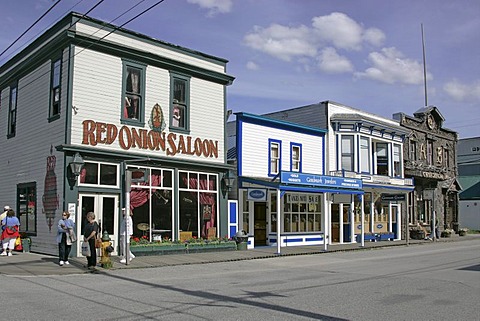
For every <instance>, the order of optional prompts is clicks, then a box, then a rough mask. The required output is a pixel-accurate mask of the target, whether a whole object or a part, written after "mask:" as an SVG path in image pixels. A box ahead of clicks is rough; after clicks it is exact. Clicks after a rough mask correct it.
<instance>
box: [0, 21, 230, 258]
mask: <svg viewBox="0 0 480 321" xmlns="http://www.w3.org/2000/svg"><path fill="white" fill-rule="evenodd" d="M226 65H227V61H226V60H225V59H222V58H218V57H214V56H211V55H208V54H204V53H201V52H197V51H194V50H190V49H187V48H182V47H180V46H176V45H172V44H170V43H166V42H162V41H159V40H156V39H153V38H150V37H147V36H145V35H141V34H138V33H136V32H132V31H129V30H126V29H122V28H118V27H116V26H113V25H110V24H108V23H105V22H103V21H99V20H95V19H92V18H89V17H86V16H83V15H80V14H76V13H70V14H68V15H67V16H65V17H64V18H63V19H62V20H60V21H58V22H57V23H56V24H55V25H53V26H52V27H51V28H50V29H48V30H47V31H45V32H44V33H43V34H42V35H40V36H39V37H38V38H37V39H35V40H34V41H33V42H32V43H31V44H30V45H28V46H27V47H26V48H24V49H23V50H22V51H21V52H19V53H18V54H16V55H15V56H14V57H13V58H11V59H10V60H8V61H7V62H5V63H4V64H3V65H2V66H0V113H1V117H0V127H1V128H2V132H3V135H0V148H1V150H2V152H3V157H2V161H0V173H1V174H0V175H1V181H2V184H1V185H0V204H1V206H4V205H9V206H11V207H12V208H13V209H14V210H15V212H16V214H17V216H18V217H19V219H20V222H21V231H22V232H24V235H25V236H29V237H30V238H31V240H32V244H31V249H32V251H37V252H42V253H51V254H57V253H58V249H57V248H58V245H57V243H56V241H55V237H56V234H57V223H58V220H59V219H60V218H61V213H62V211H69V212H70V213H71V218H72V219H73V220H75V222H76V225H77V233H78V234H82V231H83V225H84V223H85V216H86V213H87V212H90V211H93V212H94V213H95V214H96V219H97V220H98V221H99V222H100V224H101V226H102V229H103V231H106V232H107V233H108V234H109V236H110V238H111V239H112V242H113V243H114V247H115V251H117V248H118V247H117V245H118V233H119V229H120V227H119V224H120V221H121V217H122V214H121V213H122V209H123V208H126V209H130V210H131V211H133V221H134V227H135V228H134V236H137V237H146V238H148V239H149V240H159V239H162V238H169V239H173V240H176V239H180V238H189V237H196V238H206V237H213V236H220V235H221V236H224V235H227V234H228V232H229V230H228V228H229V225H228V222H227V205H228V204H227V203H228V201H227V197H226V194H227V193H226V192H227V190H226V189H227V188H226V186H225V183H224V182H225V180H224V176H225V175H226V173H228V170H229V166H228V165H227V162H226V140H225V137H226V136H225V120H226V118H227V117H226V115H227V112H226V86H228V85H230V84H231V83H232V82H233V80H234V78H233V77H232V76H230V75H228V74H227V73H226ZM74 165H78V166H77V169H75V168H74ZM130 176H133V178H132V181H133V182H132V184H131V185H130V184H127V183H126V182H127V181H128V179H129V177H130ZM78 246H79V245H78ZM78 253H79V248H78V247H75V248H74V253H73V255H79V254H78ZM114 254H115V253H114Z"/></svg>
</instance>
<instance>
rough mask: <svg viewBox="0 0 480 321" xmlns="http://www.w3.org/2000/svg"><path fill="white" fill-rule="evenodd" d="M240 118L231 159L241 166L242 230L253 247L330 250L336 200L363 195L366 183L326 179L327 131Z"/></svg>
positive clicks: (231, 132)
mask: <svg viewBox="0 0 480 321" xmlns="http://www.w3.org/2000/svg"><path fill="white" fill-rule="evenodd" d="M235 115H236V122H235V123H233V122H232V123H229V127H228V128H229V136H230V137H231V138H232V139H231V140H230V143H231V146H230V149H229V155H230V156H231V160H232V161H235V162H236V165H237V174H238V212H239V222H240V224H239V226H240V228H241V229H243V230H244V231H245V232H246V234H247V235H248V247H249V248H252V247H255V246H262V245H271V246H277V248H278V251H279V252H280V251H281V248H282V247H286V246H298V245H324V246H326V245H327V244H328V243H329V241H328V240H329V238H330V235H331V233H332V231H331V228H330V220H331V217H330V207H331V204H332V200H333V196H334V195H337V196H341V197H344V198H348V199H350V198H351V197H352V196H355V195H362V194H363V191H362V180H361V179H354V178H349V177H335V176H331V175H328V174H327V173H326V166H325V162H326V160H327V156H326V149H325V146H326V144H327V142H328V140H327V136H326V133H327V131H326V130H324V129H319V128H315V127H311V126H305V125H300V124H296V123H291V122H286V121H282V120H274V119H270V118H267V117H264V116H258V115H253V114H248V113H236V114H235ZM233 124H235V128H234V126H233ZM230 156H229V158H230ZM278 240H280V242H278Z"/></svg>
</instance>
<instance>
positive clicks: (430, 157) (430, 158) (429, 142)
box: [427, 140, 433, 166]
mask: <svg viewBox="0 0 480 321" xmlns="http://www.w3.org/2000/svg"><path fill="white" fill-rule="evenodd" d="M427 165H429V166H433V141H432V140H427Z"/></svg>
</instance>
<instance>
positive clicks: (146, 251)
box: [130, 244, 186, 256]
mask: <svg viewBox="0 0 480 321" xmlns="http://www.w3.org/2000/svg"><path fill="white" fill-rule="evenodd" d="M130 251H131V252H132V253H133V254H134V255H135V256H145V255H166V254H184V253H185V251H186V247H185V245H184V244H168V245H135V246H131V247H130Z"/></svg>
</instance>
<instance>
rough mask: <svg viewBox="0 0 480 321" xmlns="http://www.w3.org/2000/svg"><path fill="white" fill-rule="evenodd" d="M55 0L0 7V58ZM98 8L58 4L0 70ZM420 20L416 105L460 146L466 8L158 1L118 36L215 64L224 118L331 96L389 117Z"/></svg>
mask: <svg viewBox="0 0 480 321" xmlns="http://www.w3.org/2000/svg"><path fill="white" fill-rule="evenodd" d="M56 1H57V0H0V5H1V6H0V8H1V10H0V52H2V51H3V50H4V49H5V48H7V47H8V46H9V45H10V44H11V43H12V42H13V41H14V40H15V39H17V37H19V36H20V35H21V34H22V33H23V32H24V31H25V30H26V29H27V28H28V27H30V25H31V24H32V23H33V22H34V21H35V20H37V19H38V18H39V17H40V16H41V15H42V14H44V13H45V12H46V11H47V10H48V9H49V8H50V6H52V5H53V4H54V3H55V2H56ZM98 2H99V0H62V1H61V2H60V3H59V4H58V5H56V6H55V8H54V9H53V10H52V11H50V12H49V13H48V14H47V15H46V16H45V17H44V18H43V19H42V20H41V21H40V22H39V23H38V24H37V25H36V26H35V27H34V28H32V29H31V30H30V31H29V32H28V33H27V34H26V35H25V36H23V37H22V38H21V39H20V40H19V41H18V43H17V44H16V45H14V46H13V47H12V48H11V49H10V50H8V51H7V52H6V53H5V54H3V55H2V56H0V64H3V63H5V62H6V61H7V59H8V58H9V57H11V56H12V55H14V54H15V53H16V52H18V50H20V49H21V48H23V47H24V46H25V44H26V43H28V42H30V41H32V40H33V39H35V38H36V37H37V36H38V35H40V34H41V33H42V32H43V31H44V30H46V29H47V28H48V27H50V26H51V25H52V24H53V23H54V22H56V21H58V20H59V19H60V18H61V17H63V16H64V15H65V14H66V13H68V12H70V11H76V12H80V13H85V12H86V11H88V10H89V9H90V8H92V7H93V6H94V5H95V4H97V3H98ZM157 2H158V0H144V1H141V0H139V1H134V0H104V1H103V2H102V3H101V4H100V5H99V6H98V7H97V8H95V9H94V10H93V11H92V12H91V13H89V16H91V17H94V18H97V19H101V20H105V21H107V22H111V23H112V24H115V25H121V24H123V23H124V22H126V21H127V20H129V19H131V18H132V17H134V16H135V15H137V14H138V13H140V12H142V11H143V10H145V9H147V8H148V7H150V6H151V5H153V4H155V3H157ZM135 4H137V6H136V7H135V8H133V9H132V10H131V11H129V12H127V13H125V12H126V11H127V10H129V9H130V8H131V7H132V6H134V5H135ZM123 13H125V14H124V15H123V16H121V15H122V14H123ZM119 16H121V17H119ZM117 17H119V18H117ZM116 18H117V19H116ZM114 19H116V20H114ZM422 23H423V26H424V35H425V46H426V61H427V64H426V66H427V93H428V105H435V106H437V107H438V108H439V110H440V112H441V113H442V115H443V116H444V118H445V124H444V127H447V128H449V129H452V130H455V131H457V132H458V133H459V135H460V138H468V137H478V136H480V129H479V125H478V124H479V123H480V1H478V0H456V1H451V0H403V1H396V0H392V1H385V0H165V1H164V2H162V3H160V4H159V5H157V6H156V7H154V8H153V9H152V10H150V11H148V12H147V13H145V14H143V15H142V16H140V17H139V18H138V19H136V20H134V21H132V22H130V23H129V24H127V25H125V26H124V28H126V29H130V30H133V31H136V32H139V33H143V34H146V35H148V36H150V37H153V38H156V39H159V40H162V41H166V42H170V43H173V44H175V45H179V46H183V47H187V48H190V49H193V50H198V51H201V52H204V53H207V54H210V55H213V56H217V57H221V58H225V59H227V60H228V61H229V63H228V65H227V72H228V74H230V75H232V76H234V77H236V79H235V81H234V83H233V85H231V86H230V87H228V88H227V106H228V108H229V109H232V110H233V111H234V112H239V111H243V112H250V113H256V114H262V113H267V112H272V111H278V110H283V109H287V108H293V107H298V106H303V105H307V104H311V103H317V102H320V101H325V100H332V101H336V102H338V103H341V104H344V105H348V106H351V107H355V108H359V109H363V110H366V111H369V112H371V113H375V114H378V115H380V116H383V117H387V118H392V115H393V114H394V113H396V112H404V113H406V114H408V115H413V113H414V112H415V111H416V110H418V109H420V108H422V107H424V105H425V93H424V79H423V57H422V33H421V24H422Z"/></svg>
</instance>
